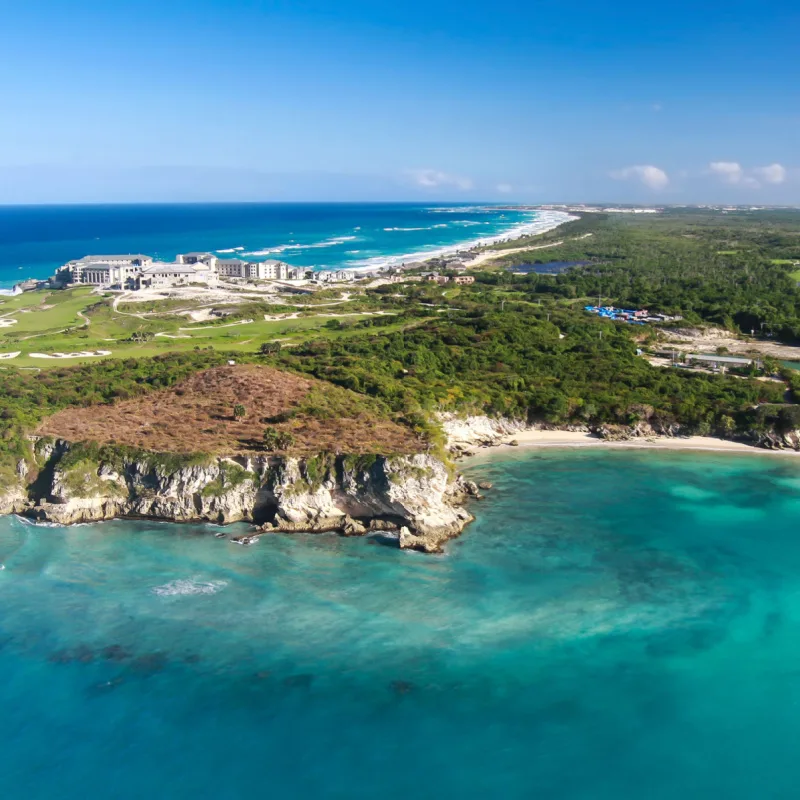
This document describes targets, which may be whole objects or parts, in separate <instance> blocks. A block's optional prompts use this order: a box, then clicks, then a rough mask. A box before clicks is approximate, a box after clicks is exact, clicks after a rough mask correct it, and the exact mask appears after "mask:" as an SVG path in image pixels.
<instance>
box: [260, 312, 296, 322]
mask: <svg viewBox="0 0 800 800" xmlns="http://www.w3.org/2000/svg"><path fill="white" fill-rule="evenodd" d="M299 316H300V312H299V311H295V312H294V314H276V315H274V316H270V315H269V314H264V319H265V320H266V321H267V322H280V321H281V320H284V319H297V318H298V317H299Z"/></svg>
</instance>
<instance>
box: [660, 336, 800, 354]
mask: <svg viewBox="0 0 800 800" xmlns="http://www.w3.org/2000/svg"><path fill="white" fill-rule="evenodd" d="M662 333H663V335H664V340H663V341H662V342H660V343H659V344H660V347H661V349H663V350H677V351H678V352H679V353H714V352H716V351H717V349H718V348H720V347H724V348H726V350H727V351H728V354H729V355H751V354H758V355H762V356H771V357H772V358H777V359H779V360H780V361H800V347H797V346H795V345H790V344H781V343H780V342H773V341H770V340H765V339H753V338H750V337H745V336H743V337H741V338H737V337H736V336H734V335H733V334H732V333H730V332H729V331H723V330H721V329H719V328H707V329H699V328H698V329H692V328H681V329H679V330H677V331H668V330H667V331H663V332H662Z"/></svg>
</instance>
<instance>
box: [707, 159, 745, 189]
mask: <svg viewBox="0 0 800 800" xmlns="http://www.w3.org/2000/svg"><path fill="white" fill-rule="evenodd" d="M708 168H709V169H710V170H711V172H712V173H713V174H714V175H717V176H718V177H720V178H722V180H724V181H725V182H726V183H733V184H736V183H743V182H744V181H745V180H746V178H745V174H744V169H743V168H742V165H741V164H739V163H738V162H736V161H712V162H711V163H710V164H709V165H708Z"/></svg>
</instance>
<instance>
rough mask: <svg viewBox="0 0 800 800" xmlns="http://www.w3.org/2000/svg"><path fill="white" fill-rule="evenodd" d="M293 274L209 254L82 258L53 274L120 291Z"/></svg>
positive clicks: (279, 266)
mask: <svg viewBox="0 0 800 800" xmlns="http://www.w3.org/2000/svg"><path fill="white" fill-rule="evenodd" d="M298 272H299V273H300V274H299V277H300V278H302V277H305V270H304V269H300V270H295V269H293V268H292V267H290V266H289V265H288V264H285V263H284V262H282V261H275V260H269V261H244V260H242V259H241V258H218V257H217V256H215V255H213V254H212V253H200V252H197V253H182V254H180V255H178V256H176V258H175V261H174V262H171V263H167V262H162V261H154V260H153V258H152V257H151V256H145V255H141V254H137V255H123V256H84V257H83V258H79V259H76V260H74V261H70V262H68V263H67V264H65V265H64V266H63V267H60V268H59V269H58V270H57V271H56V275H55V278H54V279H53V280H54V282H55V283H57V284H60V285H62V286H63V285H67V284H75V283H82V284H88V285H91V286H103V287H110V288H119V289H139V288H143V287H152V286H178V285H184V284H187V283H206V284H213V283H215V282H216V281H217V279H218V278H227V279H234V280H236V279H240V280H264V281H267V280H284V281H285V280H291V279H292V278H293V277H295V273H298Z"/></svg>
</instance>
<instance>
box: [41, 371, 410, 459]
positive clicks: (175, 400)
mask: <svg viewBox="0 0 800 800" xmlns="http://www.w3.org/2000/svg"><path fill="white" fill-rule="evenodd" d="M332 397H334V398H335V403H333V404H332V405H331V406H330V407H329V408H327V412H326V413H325V414H321V415H320V414H317V413H315V410H314V403H315V400H320V399H322V400H325V399H328V400H329V399H330V398H332ZM237 404H241V405H243V406H244V407H245V410H246V416H245V417H244V418H242V419H235V418H234V406H236V405H237ZM331 408H335V409H336V412H337V413H336V414H335V415H334V416H331ZM320 416H323V417H327V418H320ZM267 426H272V427H274V428H276V429H277V430H278V431H288V432H290V433H291V434H292V436H293V437H294V444H293V445H292V446H291V447H290V448H289V452H291V453H292V454H297V455H309V454H314V453H319V452H338V453H348V454H350V453H352V454H367V453H378V452H379V453H411V452H419V451H420V449H422V448H423V446H424V445H423V443H422V442H421V441H420V439H419V438H418V437H417V436H416V435H415V434H414V432H413V431H411V430H410V429H409V428H407V427H405V426H402V425H399V424H397V423H395V422H393V421H391V420H389V419H386V418H385V417H381V416H379V415H378V414H376V413H374V412H373V411H371V410H369V408H368V407H367V405H366V404H365V401H364V398H363V397H361V396H359V395H357V394H355V393H352V392H348V391H346V390H344V389H341V388H338V387H334V386H332V385H331V384H327V383H325V382H323V381H318V380H316V379H314V378H305V377H300V376H298V375H295V374H293V373H289V372H281V371H280V370H277V369H273V368H272V367H262V366H255V365H241V366H224V367H214V368H212V369H208V370H205V371H203V372H200V373H197V374H196V375H193V376H191V377H190V378H188V379H186V380H184V381H182V382H181V383H179V384H177V385H176V386H175V387H173V388H172V389H167V390H163V391H158V392H153V393H152V394H148V395H145V396H143V397H137V398H134V399H130V400H122V401H119V402H116V403H114V404H112V405H99V406H90V407H86V408H68V409H65V410H63V411H59V412H57V413H56V414H54V415H53V416H51V417H48V418H47V419H46V420H45V421H44V422H43V423H42V424H41V425H40V426H39V429H38V433H40V434H42V435H49V436H56V437H59V438H62V439H66V440H68V441H72V442H85V441H94V442H97V443H99V444H118V445H126V446H130V447H138V448H141V449H144V450H149V451H153V452H169V453H210V454H226V455H234V454H238V453H254V452H264V444H263V434H264V430H265V428H266V427H267Z"/></svg>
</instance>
